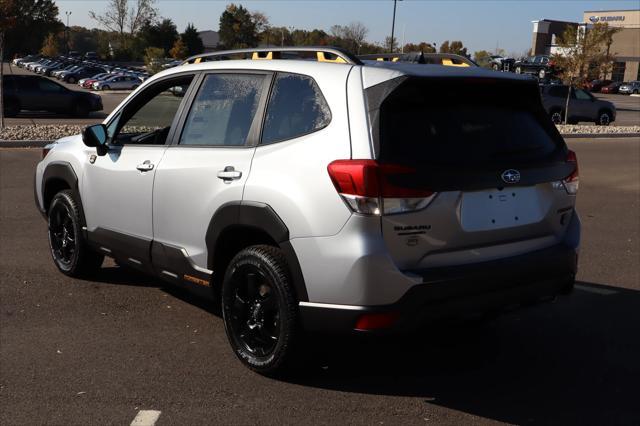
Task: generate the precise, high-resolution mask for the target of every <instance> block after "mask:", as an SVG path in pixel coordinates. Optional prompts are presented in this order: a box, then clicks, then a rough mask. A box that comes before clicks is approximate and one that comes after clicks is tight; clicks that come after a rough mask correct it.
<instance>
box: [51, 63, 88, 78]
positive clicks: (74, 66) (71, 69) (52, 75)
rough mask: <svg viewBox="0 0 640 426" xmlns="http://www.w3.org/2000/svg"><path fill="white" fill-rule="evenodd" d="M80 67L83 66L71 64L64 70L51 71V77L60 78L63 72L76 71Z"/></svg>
mask: <svg viewBox="0 0 640 426" xmlns="http://www.w3.org/2000/svg"><path fill="white" fill-rule="evenodd" d="M80 67H81V65H78V64H76V63H71V64H69V65H67V66H66V67H64V68H60V69H57V70H54V71H51V77H54V78H58V77H59V76H60V74H62V73H63V72H67V71H73V70H75V69H77V68H80Z"/></svg>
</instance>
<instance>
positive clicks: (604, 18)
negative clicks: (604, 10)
mask: <svg viewBox="0 0 640 426" xmlns="http://www.w3.org/2000/svg"><path fill="white" fill-rule="evenodd" d="M589 20H590V21H591V22H593V23H594V24H596V23H598V22H616V21H624V16H623V15H618V16H597V15H593V16H589Z"/></svg>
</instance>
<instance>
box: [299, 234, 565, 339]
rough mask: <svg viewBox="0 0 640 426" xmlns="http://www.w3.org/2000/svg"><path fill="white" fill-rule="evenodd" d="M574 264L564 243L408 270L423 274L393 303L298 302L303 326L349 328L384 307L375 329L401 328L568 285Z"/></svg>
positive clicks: (547, 294) (532, 298)
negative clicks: (384, 317)
mask: <svg viewBox="0 0 640 426" xmlns="http://www.w3.org/2000/svg"><path fill="white" fill-rule="evenodd" d="M576 270H577V250H576V249H575V248H573V247H570V246H568V245H566V244H559V245H556V246H553V247H550V248H547V249H543V250H539V251H535V252H531V253H527V254H525V255H520V256H515V257H511V258H506V259H500V260H497V261H491V262H484V263H479V264H471V265H462V266H456V267H446V268H433V269H428V270H420V271H411V272H412V273H413V274H419V275H420V276H422V278H423V282H422V284H418V285H415V286H413V287H411V288H410V289H409V290H408V291H407V292H406V293H405V294H404V296H403V297H402V298H400V300H398V301H397V302H396V303H393V304H390V305H383V306H346V305H330V304H322V303H309V302H301V303H300V307H299V308H300V315H301V320H302V325H303V327H304V328H305V329H306V330H309V331H319V332H330V333H344V332H353V331H355V326H356V323H357V321H358V319H359V318H360V317H361V316H362V315H365V314H376V313H379V314H383V313H388V314H391V315H392V316H395V317H396V318H397V319H396V320H395V321H394V322H393V324H392V325H390V326H389V327H386V328H383V329H378V330H375V332H387V333H389V332H391V333H401V332H408V331H411V330H414V329H415V328H418V327H420V326H421V325H424V324H425V323H428V322H430V321H434V320H441V319H455V318H464V317H469V316H473V315H478V314H482V313H486V312H491V311H495V310H500V309H502V308H506V307H510V306H515V305H522V304H530V303H535V302H537V301H541V300H544V299H550V298H553V297H554V296H556V295H557V294H559V293H563V292H566V291H569V290H570V289H571V286H572V285H573V281H574V277H575V274H576Z"/></svg>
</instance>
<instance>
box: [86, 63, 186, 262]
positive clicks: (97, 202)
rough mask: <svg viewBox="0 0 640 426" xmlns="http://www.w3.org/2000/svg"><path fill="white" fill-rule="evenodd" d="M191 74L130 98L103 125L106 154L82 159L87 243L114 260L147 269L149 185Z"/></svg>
mask: <svg viewBox="0 0 640 426" xmlns="http://www.w3.org/2000/svg"><path fill="white" fill-rule="evenodd" d="M192 79H193V75H186V76H182V77H177V78H173V79H170V80H164V81H161V82H158V83H155V84H153V85H151V86H149V87H147V88H146V89H145V90H143V91H142V92H140V93H139V94H138V95H136V96H135V97H134V98H132V99H131V100H130V101H129V102H128V103H127V104H126V105H125V106H124V107H123V108H122V110H121V111H120V112H119V113H118V114H116V115H114V117H113V119H112V120H111V122H110V123H109V124H108V130H109V131H108V133H109V135H108V136H109V142H108V152H107V154H106V155H103V156H99V155H95V154H93V153H91V154H90V155H89V156H88V158H87V159H86V161H87V162H88V164H87V167H86V169H85V174H84V179H83V180H82V188H81V197H82V202H83V207H84V212H85V218H86V222H87V230H88V232H89V239H90V241H92V242H93V243H94V244H95V245H97V246H98V248H99V249H100V250H101V251H102V252H104V253H106V254H109V255H111V256H113V257H116V258H117V259H118V260H123V261H126V262H127V263H128V264H130V265H131V266H135V267H140V268H142V269H149V268H150V255H149V249H150V244H151V241H152V239H153V221H152V220H153V219H152V214H151V208H152V204H151V203H152V194H153V181H154V176H155V173H156V170H157V169H158V166H159V164H160V162H161V161H162V157H163V155H164V152H165V150H166V147H167V145H166V142H167V140H168V137H169V135H170V134H171V131H172V129H173V126H174V125H175V124H174V123H175V122H176V121H177V120H176V118H177V116H178V111H179V110H180V105H181V103H182V100H183V97H182V96H175V95H174V93H175V92H176V91H175V90H172V88H173V87H175V86H183V91H182V93H185V92H186V89H187V88H188V86H189V84H190V83H191V81H192Z"/></svg>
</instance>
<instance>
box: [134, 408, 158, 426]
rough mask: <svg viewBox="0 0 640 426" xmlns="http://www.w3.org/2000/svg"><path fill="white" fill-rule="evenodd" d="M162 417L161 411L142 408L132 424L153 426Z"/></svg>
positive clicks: (135, 425)
mask: <svg viewBox="0 0 640 426" xmlns="http://www.w3.org/2000/svg"><path fill="white" fill-rule="evenodd" d="M159 417H160V411H157V410H140V411H138V414H137V415H136V417H135V418H134V419H133V421H132V422H131V426H153V425H155V424H156V422H157V421H158V418H159Z"/></svg>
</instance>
